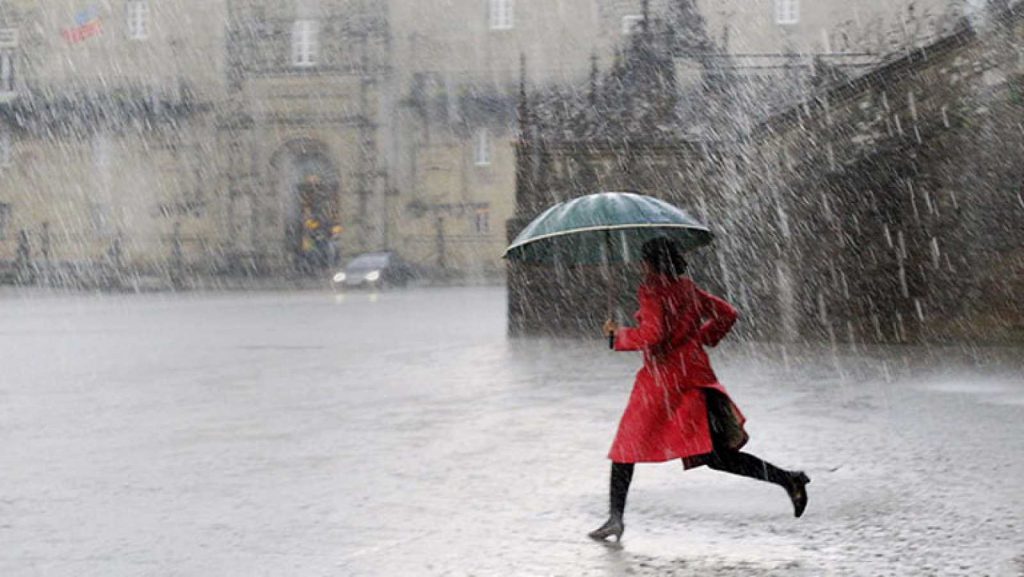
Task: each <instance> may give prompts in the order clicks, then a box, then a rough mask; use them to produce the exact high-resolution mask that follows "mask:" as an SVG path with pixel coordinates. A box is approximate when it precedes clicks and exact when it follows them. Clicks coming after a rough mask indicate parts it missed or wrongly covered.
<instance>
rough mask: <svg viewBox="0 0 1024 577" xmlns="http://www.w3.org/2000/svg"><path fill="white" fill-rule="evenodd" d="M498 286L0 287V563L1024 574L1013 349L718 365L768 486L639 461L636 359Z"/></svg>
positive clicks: (23, 569)
mask: <svg viewBox="0 0 1024 577" xmlns="http://www.w3.org/2000/svg"><path fill="white" fill-rule="evenodd" d="M504 299H505V297H504V292H503V290H501V289H491V288H472V289H436V290H414V291H408V292H394V293H384V294H380V295H373V294H366V293H357V294H352V295H345V296H338V295H334V294H329V293H310V292H306V293H293V294H290V293H255V294H252V293H250V294H245V293H238V294H186V295H143V296H127V297H101V298H96V297H87V296H68V295H45V294H38V293H36V294H31V295H25V294H20V295H19V294H3V295H0V358H2V369H3V370H2V373H0V467H2V470H3V474H2V475H0V543H2V544H3V546H2V547H0V575H3V576H21V575H47V576H51V575H54V576H65V575H66V576H75V577H82V576H87V575H96V576H105V577H106V576H120V575H132V576H135V575H217V576H252V575H275V576H276V575H303V576H305V575H338V576H357V575H382V576H384V575H386V576H394V575H414V576H419V575H459V576H461V575H467V576H468V575H477V576H492V575H493V576H508V575H529V576H535V575H536V576H539V575H545V576H546V575H565V576H580V575H614V576H619V575H623V576H625V575H635V576H644V575H701V576H708V575H711V576H716V575H718V576H721V575H728V576H733V575H735V576H740V575H744V576H746V575H777V576H827V575H851V576H878V575H894V576H904V575H964V576H982V575H990V576H1018V575H1024V481H1022V479H1024V371H1022V368H1021V365H1020V362H1019V359H1017V357H1019V356H1021V355H1019V354H1016V353H1019V351H1017V352H1016V353H1015V352H1014V351H1009V352H1007V351H995V350H991V349H960V348H951V349H921V348H910V347H895V348H876V349H871V350H864V349H862V348H858V349H850V348H849V347H844V346H840V347H836V348H834V349H833V348H831V347H824V348H821V349H808V348H796V347H789V348H783V347H780V346H765V345H749V344H742V343H735V342H731V343H728V344H726V345H724V346H723V347H722V348H721V349H719V350H717V351H715V352H714V353H713V361H714V362H715V363H716V366H717V367H718V372H719V376H720V377H721V379H722V381H723V382H724V383H725V384H726V386H727V387H729V388H730V390H731V392H732V393H733V395H734V397H735V398H736V400H737V402H738V403H739V404H740V406H741V407H742V408H743V410H744V412H745V413H746V414H747V416H748V418H749V419H750V422H749V424H748V430H749V432H750V433H751V435H752V440H751V443H750V444H749V445H748V447H747V448H748V450H749V451H750V452H752V453H754V454H757V455H759V456H761V457H763V458H765V459H767V460H769V461H772V462H775V463H776V464H778V465H780V466H783V467H791V468H804V469H805V470H807V472H808V473H809V474H810V476H811V477H812V479H813V481H812V484H811V485H810V486H809V491H810V495H811V502H810V506H809V508H808V511H807V513H806V514H805V516H804V517H803V518H802V519H799V520H797V519H794V518H793V517H792V512H791V507H790V504H789V502H788V500H787V498H786V496H785V494H784V493H783V492H782V491H781V490H780V489H778V488H777V487H773V486H770V485H765V484H761V483H757V482H754V481H750V480H747V479H742V478H738V477H730V476H728V475H725V474H722V473H717V472H714V471H709V470H704V469H701V470H695V471H689V472H686V473H685V474H684V473H683V471H682V468H681V467H680V466H679V465H678V464H676V463H666V464H659V465H640V466H638V467H637V472H636V477H635V481H634V485H633V490H632V492H631V495H630V501H629V507H628V511H627V518H626V524H627V530H626V534H625V536H624V539H623V543H622V545H621V547H617V546H612V545H609V546H603V545H600V544H596V543H593V542H590V541H589V540H588V539H587V538H586V537H585V534H586V532H587V531H588V530H590V529H593V528H594V527H596V526H597V525H599V524H600V523H601V522H602V521H603V518H604V514H605V513H606V508H607V502H606V499H607V495H606V493H607V486H606V484H607V474H608V462H607V461H606V460H605V452H606V451H607V448H608V445H609V443H610V441H611V437H612V435H613V433H614V430H615V426H616V424H617V420H618V418H619V415H620V412H621V410H622V409H623V407H624V405H625V401H626V398H627V396H628V393H629V388H630V386H631V379H632V374H633V372H634V371H635V370H636V367H637V365H638V363H639V359H638V357H637V356H635V355H634V354H623V353H618V354H614V353H610V352H609V351H607V350H606V349H605V348H604V345H603V343H602V341H601V339H599V338H596V339H594V340H593V341H589V342H578V341H562V340H509V339H508V338H507V337H506V336H505V324H504V306H505V300H504Z"/></svg>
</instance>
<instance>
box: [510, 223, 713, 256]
mask: <svg viewBox="0 0 1024 577" xmlns="http://www.w3.org/2000/svg"><path fill="white" fill-rule="evenodd" d="M630 228H683V229H688V230H697V231H701V232H706V233H708V234H713V233H712V232H711V230H710V229H708V228H707V227H704V226H699V225H693V224H672V223H661V224H655V223H645V224H611V225H601V226H588V227H584V228H574V229H570V230H562V231H558V232H551V233H548V234H542V235H540V236H535V237H533V238H530V239H528V240H525V241H523V242H520V243H516V244H514V245H512V246H510V247H508V248H507V249H505V252H504V253H503V254H502V255H501V257H502V258H505V257H506V256H508V253H509V252H511V251H513V250H515V249H517V248H520V247H523V246H526V245H528V244H532V243H534V242H537V241H540V240H545V239H549V238H554V237H557V236H567V235H570V234H577V233H581V232H598V231H603V230H606V231H611V230H625V229H630Z"/></svg>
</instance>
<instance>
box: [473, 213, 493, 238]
mask: <svg viewBox="0 0 1024 577" xmlns="http://www.w3.org/2000/svg"><path fill="white" fill-rule="evenodd" d="M473 230H474V232H476V234H478V235H481V236H486V235H489V234H491V208H490V207H484V208H478V209H476V212H475V213H474V214H473Z"/></svg>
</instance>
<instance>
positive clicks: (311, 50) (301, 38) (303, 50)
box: [291, 18, 320, 68]
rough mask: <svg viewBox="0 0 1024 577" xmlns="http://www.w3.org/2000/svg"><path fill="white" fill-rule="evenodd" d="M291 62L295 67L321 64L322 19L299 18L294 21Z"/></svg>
mask: <svg viewBox="0 0 1024 577" xmlns="http://www.w3.org/2000/svg"><path fill="white" fill-rule="evenodd" d="M291 64H292V66H293V67H294V68H315V67H317V66H319V65H320V21H319V20H316V19H313V18H298V19H296V20H295V22H294V23H292V37H291Z"/></svg>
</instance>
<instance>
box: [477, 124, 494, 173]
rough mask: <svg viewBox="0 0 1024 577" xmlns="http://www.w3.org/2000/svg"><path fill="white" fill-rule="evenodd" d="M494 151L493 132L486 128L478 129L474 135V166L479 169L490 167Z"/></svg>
mask: <svg viewBox="0 0 1024 577" xmlns="http://www.w3.org/2000/svg"><path fill="white" fill-rule="evenodd" d="M492 151H493V149H492V147H491V131H490V130H488V129H487V127H486V126H481V127H479V128H477V129H476V132H475V133H474V134H473V164H474V165H475V166H479V167H485V166H490V165H491V161H492V158H493V154H491V153H492Z"/></svg>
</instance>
